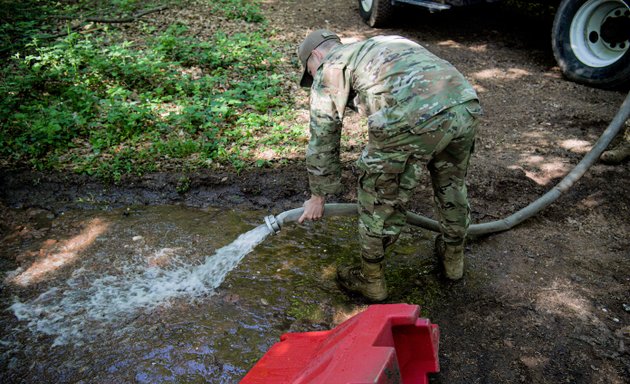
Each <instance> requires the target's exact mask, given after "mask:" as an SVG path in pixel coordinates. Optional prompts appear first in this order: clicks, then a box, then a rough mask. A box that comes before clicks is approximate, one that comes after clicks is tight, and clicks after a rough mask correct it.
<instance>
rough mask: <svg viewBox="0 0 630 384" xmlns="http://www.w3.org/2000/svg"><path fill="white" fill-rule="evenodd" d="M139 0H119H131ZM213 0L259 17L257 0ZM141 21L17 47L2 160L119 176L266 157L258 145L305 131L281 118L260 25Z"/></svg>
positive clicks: (272, 53)
mask: <svg viewBox="0 0 630 384" xmlns="http://www.w3.org/2000/svg"><path fill="white" fill-rule="evenodd" d="M138 3H142V2H137V1H132V0H117V1H112V2H111V4H113V5H116V6H118V7H119V8H124V9H127V10H132V9H134V7H137V6H138ZM211 4H213V5H212V6H211V9H213V10H215V11H216V12H223V13H225V12H228V13H229V12H236V13H238V14H239V15H240V16H239V18H240V19H242V20H246V21H249V22H259V21H261V20H262V16H261V15H262V13H260V9H259V8H258V6H257V4H256V3H254V2H250V1H246V0H221V1H218V2H216V3H215V2H211ZM218 5H224V6H227V5H229V7H227V8H226V7H223V8H221V10H220V11H219V10H218V8H217V7H218ZM237 11H238V12H237ZM257 15H259V16H257ZM145 30H146V31H147V33H148V34H147V35H145V36H143V38H142V39H138V36H135V37H136V38H135V39H134V42H131V41H128V40H126V38H125V36H124V35H123V34H122V33H120V32H117V31H116V30H109V29H107V30H105V31H104V32H103V31H101V32H99V33H86V34H79V33H69V34H68V35H66V36H63V37H61V38H59V39H57V40H49V41H48V42H47V43H44V42H43V41H41V40H38V39H33V40H32V41H31V42H30V43H29V44H27V45H26V46H25V47H24V49H23V50H21V52H18V53H15V54H14V55H12V57H11V58H10V59H8V60H7V61H6V63H5V64H6V65H4V66H3V67H2V69H0V92H1V94H2V98H1V99H0V124H1V125H2V127H3V128H2V130H0V157H2V158H4V159H5V163H7V162H8V163H10V164H14V165H19V164H30V165H32V166H34V167H37V168H40V169H44V168H65V169H74V170H75V171H77V172H85V173H89V174H98V175H100V176H103V177H107V178H112V179H114V180H117V179H119V178H120V177H121V176H122V175H124V174H128V173H143V172H147V171H152V170H156V169H160V168H168V167H171V166H173V164H177V165H178V166H185V167H189V168H194V167H204V166H213V165H216V164H231V165H232V166H234V167H235V168H236V169H237V170H239V169H241V168H243V167H245V166H247V164H256V165H259V166H260V165H261V164H264V162H261V161H260V160H259V159H256V158H255V153H256V151H257V150H261V149H263V148H264V147H269V146H271V147H272V149H275V150H277V151H278V152H280V151H282V150H286V148H287V147H288V146H291V145H293V143H295V142H296V141H298V140H296V139H297V138H298V137H300V136H301V135H302V132H301V131H298V130H295V129H293V128H289V127H286V126H285V125H283V124H281V122H282V121H283V120H286V117H287V116H288V115H289V114H290V109H289V105H290V103H291V101H290V99H289V98H288V96H289V94H290V93H289V92H288V89H287V83H288V80H287V79H286V78H285V75H284V74H283V73H282V70H281V64H280V63H281V59H282V58H281V57H280V55H279V54H277V52H279V51H280V50H279V49H277V47H276V46H275V45H274V43H272V41H271V40H270V35H269V32H267V31H265V29H264V28H262V29H258V30H254V31H252V32H247V33H246V32H239V33H233V34H228V33H226V32H224V31H218V32H216V33H215V34H214V35H212V36H211V37H210V38H204V39H199V38H196V37H193V36H192V35H191V34H190V31H189V28H188V27H187V26H184V25H182V24H179V23H174V24H172V25H170V26H168V27H167V28H166V29H165V30H164V31H163V32H161V33H155V31H156V28H145ZM174 159H181V161H174Z"/></svg>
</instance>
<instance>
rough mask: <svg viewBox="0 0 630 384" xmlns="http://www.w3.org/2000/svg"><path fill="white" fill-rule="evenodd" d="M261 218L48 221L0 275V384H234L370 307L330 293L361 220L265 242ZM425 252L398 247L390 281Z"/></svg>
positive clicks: (111, 214) (410, 244)
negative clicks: (292, 341)
mask: <svg viewBox="0 0 630 384" xmlns="http://www.w3.org/2000/svg"><path fill="white" fill-rule="evenodd" d="M264 215H265V213H264V212H243V211H238V212H236V211H231V210H223V209H203V210H200V209H191V208H184V207H176V206H165V207H134V208H125V209H120V210H114V211H105V212H104V211H75V212H67V213H65V214H64V215H61V216H59V217H56V218H53V217H50V215H48V216H44V217H42V218H41V219H42V220H43V221H44V222H43V223H39V224H38V225H40V226H41V227H42V228H45V229H46V230H43V231H40V234H39V236H34V237H32V238H30V240H28V241H22V242H19V243H17V244H16V245H13V246H12V247H10V248H7V249H4V250H3V252H4V253H5V258H6V257H7V255H6V254H7V253H10V254H11V255H13V256H14V258H15V259H16V260H17V262H16V263H15V264H10V263H9V264H7V263H4V262H3V264H2V265H3V269H5V270H4V277H3V282H2V293H1V296H0V297H1V299H2V309H3V311H2V315H1V317H0V319H1V320H2V323H3V324H2V329H3V330H2V335H1V344H0V348H1V352H2V355H1V360H0V362H1V363H2V366H3V367H4V368H3V369H2V373H0V381H2V382H42V383H43V382H85V383H88V382H101V383H110V382H111V383H120V382H141V383H144V382H146V383H155V382H181V383H191V382H200V383H201V382H216V383H232V382H237V381H238V380H239V379H240V378H241V377H242V376H243V375H244V374H245V373H246V372H247V371H248V370H249V369H250V368H251V366H252V365H253V364H254V363H255V362H256V361H257V360H258V359H259V358H260V357H261V356H262V355H263V354H264V353H265V352H266V351H267V349H268V348H269V347H270V346H271V345H272V344H273V343H275V342H277V341H278V340H279V337H280V335H281V334H282V333H285V332H293V331H295V332H301V331H309V330H321V329H329V328H330V327H332V326H334V324H337V323H339V322H341V321H343V320H344V319H345V318H347V317H348V316H351V315H352V314H353V313H355V312H356V311H358V310H361V309H362V308H363V307H364V306H363V305H362V304H361V303H360V302H357V301H356V299H352V298H348V297H347V296H346V295H344V294H343V293H341V292H340V291H339V290H338V289H337V287H336V285H335V282H334V274H335V267H336V265H337V264H338V263H341V262H348V261H351V260H352V258H353V256H354V255H355V253H356V250H357V247H358V243H357V241H356V231H355V226H356V221H355V219H350V218H343V219H342V218H330V219H328V220H325V221H323V222H320V223H310V224H308V225H304V226H297V225H293V224H291V225H287V227H286V228H284V229H283V230H282V232H281V233H280V234H279V235H269V233H268V232H267V230H266V228H265V227H264V226H260V225H261V223H262V218H263V216H264ZM46 220H49V222H48V223H46V222H45V221H46ZM426 243H427V240H426V239H425V238H422V237H420V238H419V237H418V236H417V234H415V235H413V234H412V235H406V236H403V239H402V241H401V242H400V246H399V247H398V248H397V249H398V251H397V253H398V255H397V257H396V258H395V259H396V260H397V262H398V263H399V265H398V267H396V266H395V269H396V270H397V271H398V273H400V274H404V270H405V268H406V267H405V266H404V263H405V258H414V257H417V254H418V253H426V251H425V250H422V249H420V248H418V247H422V246H424V245H426ZM413 260H414V262H413V263H415V265H410V266H409V268H413V269H414V270H416V271H417V270H419V269H418V265H420V266H422V263H423V262H422V261H415V260H416V259H413ZM418 260H419V259H418ZM407 261H408V260H407ZM424 264H426V265H425V268H428V271H430V269H431V265H430V263H428V264H427V263H426V262H424ZM420 270H422V268H420Z"/></svg>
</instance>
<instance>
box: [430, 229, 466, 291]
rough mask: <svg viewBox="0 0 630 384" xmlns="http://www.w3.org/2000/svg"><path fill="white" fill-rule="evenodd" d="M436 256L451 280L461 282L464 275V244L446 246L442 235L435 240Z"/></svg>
mask: <svg viewBox="0 0 630 384" xmlns="http://www.w3.org/2000/svg"><path fill="white" fill-rule="evenodd" d="M435 254H436V256H437V258H438V260H439V261H440V262H441V263H442V267H443V268H444V275H445V276H446V278H448V279H450V280H459V279H461V278H462V276H463V275H464V244H460V245H452V244H446V243H445V242H444V239H443V238H442V235H438V236H437V237H436V238H435Z"/></svg>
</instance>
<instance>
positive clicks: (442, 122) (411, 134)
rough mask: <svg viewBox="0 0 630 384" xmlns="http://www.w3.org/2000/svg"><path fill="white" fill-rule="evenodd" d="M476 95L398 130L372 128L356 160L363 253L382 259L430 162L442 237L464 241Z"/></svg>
mask: <svg viewBox="0 0 630 384" xmlns="http://www.w3.org/2000/svg"><path fill="white" fill-rule="evenodd" d="M480 113H481V107H480V106H479V103H478V102H477V101H476V100H473V101H469V102H466V103H464V104H461V105H457V106H454V107H451V108H449V109H447V110H445V111H443V112H441V113H440V114H438V115H436V116H434V117H432V118H431V119H429V120H428V121H426V122H425V123H423V124H422V125H421V126H418V127H415V128H413V129H412V130H410V131H406V132H403V133H400V134H397V135H395V136H391V135H387V134H381V132H372V131H371V132H370V133H369V135H370V137H369V143H368V145H367V146H366V148H365V149H364V150H363V153H362V154H361V157H360V158H359V160H358V161H357V165H358V167H359V168H360V169H361V170H362V173H361V176H360V177H359V189H358V201H359V236H360V240H361V255H362V257H363V258H364V259H366V260H367V261H371V262H379V261H381V260H382V259H383V258H384V256H385V249H386V248H387V247H388V246H389V245H391V244H393V243H394V242H395V241H396V239H397V238H398V236H399V235H400V231H401V229H402V227H403V226H404V225H405V223H406V218H405V212H406V210H405V207H404V206H405V204H406V203H407V202H408V201H409V199H410V197H411V196H412V194H413V190H414V189H415V187H416V186H417V184H418V182H419V181H420V179H421V175H422V173H423V168H424V167H425V166H427V167H428V169H429V172H430V174H431V182H432V186H433V192H434V202H435V205H436V208H437V213H438V218H439V222H440V230H441V232H442V234H443V236H444V240H445V241H446V242H447V243H451V244H461V243H462V242H463V241H464V239H465V237H466V232H467V230H468V226H469V224H470V207H469V205H468V197H467V190H466V184H465V177H466V173H467V170H468V163H469V160H470V155H471V153H472V151H473V147H474V140H475V131H476V126H477V116H478V115H479V114H480Z"/></svg>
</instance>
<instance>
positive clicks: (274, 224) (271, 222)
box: [265, 215, 280, 235]
mask: <svg viewBox="0 0 630 384" xmlns="http://www.w3.org/2000/svg"><path fill="white" fill-rule="evenodd" d="M265 224H267V228H269V230H270V231H271V232H272V233H273V234H274V235H276V234H278V232H280V223H278V220H277V219H276V217H275V216H274V215H269V216H265Z"/></svg>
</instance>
